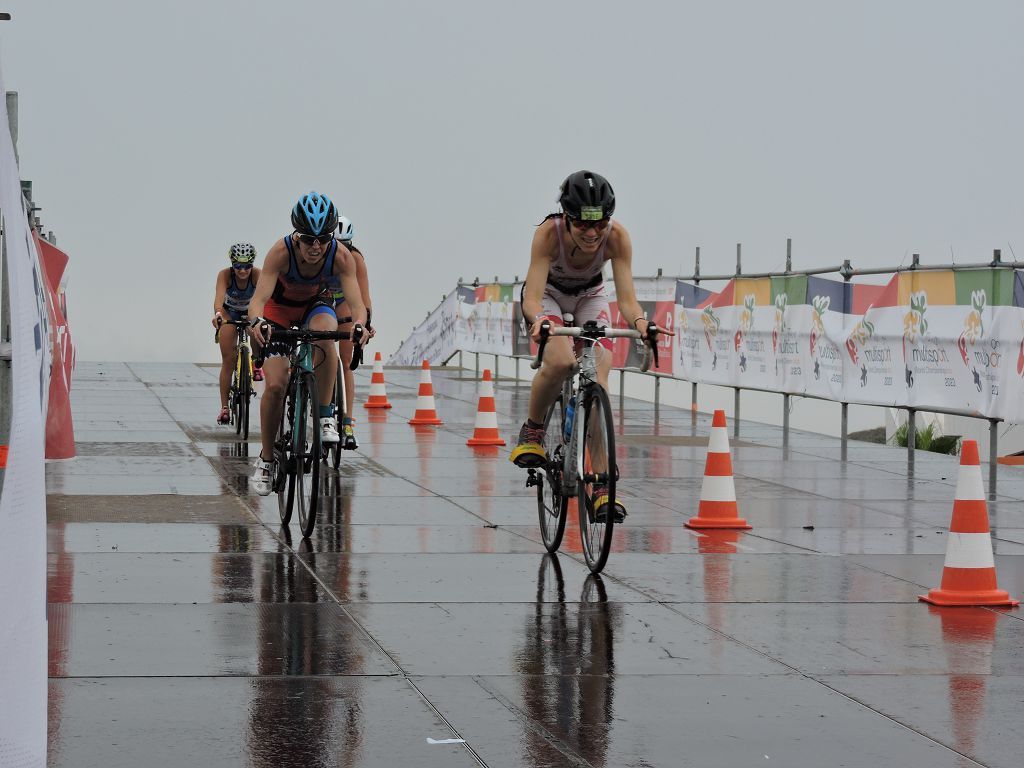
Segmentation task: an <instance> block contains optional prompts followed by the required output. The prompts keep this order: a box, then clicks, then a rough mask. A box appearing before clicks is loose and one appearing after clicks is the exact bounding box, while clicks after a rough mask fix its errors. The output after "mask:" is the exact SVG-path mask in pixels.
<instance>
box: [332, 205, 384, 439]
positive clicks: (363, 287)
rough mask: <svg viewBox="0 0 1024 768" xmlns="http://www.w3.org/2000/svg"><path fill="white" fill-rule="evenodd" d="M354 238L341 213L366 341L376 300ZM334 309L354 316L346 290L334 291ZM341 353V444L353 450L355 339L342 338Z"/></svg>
mask: <svg viewBox="0 0 1024 768" xmlns="http://www.w3.org/2000/svg"><path fill="white" fill-rule="evenodd" d="M354 238H355V228H354V227H353V226H352V222H351V221H349V220H348V219H347V218H346V217H344V216H339V217H338V239H339V240H340V241H341V242H342V243H344V245H345V247H346V248H348V249H349V251H351V252H352V255H353V256H355V263H356V280H357V281H358V282H359V290H360V292H361V293H362V294H363V304H364V305H365V306H366V341H369V340H370V339H372V338H373V337H374V336H375V335H376V331H375V330H374V329H373V326H372V325H371V321H372V318H373V302H371V301H370V282H369V277H368V275H367V273H366V259H365V257H364V256H363V252H362V251H361V250H359V249H358V248H357V247H356V245H355V243H353V242H352V241H353V239H354ZM334 311H335V314H336V315H337V316H338V317H351V315H352V313H351V310H350V308H349V305H348V302H346V301H345V294H344V292H343V291H341V290H340V289H339V290H336V291H335V293H334ZM338 327H339V329H341V330H343V331H344V330H349V329H350V328H351V325H348V324H346V325H340V326H338ZM338 355H339V357H340V358H341V369H342V372H343V373H344V376H345V416H344V417H343V418H342V423H341V446H342V448H345V449H346V450H349V451H354V450H355V449H356V448H358V447H359V442H358V441H357V440H356V430H355V419H354V418H353V417H352V404H353V403H354V402H355V381H356V377H355V376H354V375H353V374H352V371H351V370H349V367H348V364H349V361H350V360H351V359H352V342H351V341H339V342H338Z"/></svg>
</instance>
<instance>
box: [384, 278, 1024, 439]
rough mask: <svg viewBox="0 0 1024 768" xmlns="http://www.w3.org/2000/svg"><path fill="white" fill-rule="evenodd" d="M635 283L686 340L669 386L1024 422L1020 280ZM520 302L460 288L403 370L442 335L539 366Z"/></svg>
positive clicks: (671, 360)
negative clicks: (715, 287)
mask: <svg viewBox="0 0 1024 768" xmlns="http://www.w3.org/2000/svg"><path fill="white" fill-rule="evenodd" d="M634 283H635V287H636V294H637V299H638V301H639V302H640V306H641V309H642V311H643V313H644V315H645V316H646V317H647V318H648V319H650V320H654V321H655V322H657V323H658V324H659V325H661V326H662V327H664V328H666V329H669V330H674V331H675V333H676V335H675V336H674V337H671V336H664V337H662V339H661V340H660V342H659V354H660V364H659V366H658V368H657V370H658V372H660V373H663V374H666V375H671V376H673V377H675V378H679V379H684V380H687V381H694V382H699V383H706V384H717V385H721V386H729V387H744V388H751V389H763V390H768V391H772V392H780V393H782V392H784V393H789V394H795V395H814V396H816V397H822V398H827V399H831V400H835V401H837V402H851V403H865V404H872V405H887V406H901V407H913V408H920V409H922V410H927V409H928V408H940V409H950V410H957V411H964V412H969V413H971V414H974V415H978V416H984V417H990V418H1000V419H1004V420H1007V421H1020V420H1021V419H1022V418H1024V397H1022V395H1024V347H1022V339H1024V275H1022V274H1020V273H1015V272H1014V271H1012V270H1008V269H975V270H963V271H956V272H954V271H952V270H946V271H939V270H935V271H920V272H904V273H900V274H898V275H895V276H893V277H892V279H891V280H890V281H889V283H888V284H887V285H854V284H851V283H848V282H843V281H839V280H828V279H824V278H819V277H808V276H804V275H791V276H777V277H761V278H744V277H738V278H735V279H733V280H730V281H729V282H728V283H727V284H726V286H725V287H724V288H722V290H721V291H719V292H718V293H712V292H709V291H708V290H706V289H704V288H701V287H699V286H695V285H692V284H690V283H687V282H685V281H683V280H679V279H676V278H666V277H657V278H634ZM520 288H521V284H516V285H511V284H493V285H484V286H459V287H458V288H457V289H456V290H455V291H454V292H453V294H452V297H454V300H453V301H452V302H451V303H449V302H448V301H446V302H445V303H444V304H442V305H441V306H440V307H438V309H437V310H435V312H434V313H432V314H431V316H430V317H429V318H428V319H427V320H426V321H425V322H424V323H423V324H421V326H419V327H418V328H417V329H416V331H414V334H413V336H410V340H407V341H406V343H405V344H403V345H402V348H401V349H400V350H399V352H398V353H396V355H395V356H394V357H393V358H392V362H393V363H397V362H399V361H400V362H401V363H402V364H415V360H414V359H413V358H411V357H409V356H408V354H407V351H408V350H409V349H412V348H416V349H419V348H420V347H422V346H423V344H425V341H423V339H424V337H431V336H433V335H434V333H435V331H434V330H433V329H436V328H437V327H438V326H439V325H444V324H445V323H447V324H450V325H453V326H454V328H455V333H454V338H453V339H452V344H453V346H452V347H451V348H450V350H449V351H448V355H449V356H450V354H453V353H454V351H455V350H458V349H462V350H464V351H467V352H484V353H488V354H503V355H512V354H516V355H524V356H526V355H532V354H535V353H536V349H535V348H534V347H533V345H532V344H531V343H530V340H529V338H528V335H527V334H528V329H527V328H526V327H525V324H524V323H523V322H522V314H521V312H520V308H519V302H518V298H519V292H520ZM606 289H607V291H608V295H609V303H610V306H611V317H612V323H613V325H615V326H616V327H620V328H627V327H629V326H630V325H631V324H632V322H633V320H634V319H635V318H627V317H623V316H622V314H621V312H620V311H619V307H618V303H617V301H616V296H615V289H614V285H613V283H611V282H609V283H607V284H606ZM451 315H454V316H451ZM442 316H443V317H445V318H447V319H446V320H443V321H442ZM414 339H420V341H418V342H416V343H412V341H411V340H414ZM640 359H641V355H640V352H639V350H638V349H637V347H636V345H635V344H634V343H633V342H632V341H631V340H629V339H617V340H615V342H614V344H613V363H614V365H615V366H616V367H636V366H639V364H640Z"/></svg>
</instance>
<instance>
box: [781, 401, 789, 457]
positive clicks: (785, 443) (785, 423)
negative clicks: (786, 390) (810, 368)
mask: <svg viewBox="0 0 1024 768" xmlns="http://www.w3.org/2000/svg"><path fill="white" fill-rule="evenodd" d="M782 447H783V448H788V447H789V395H787V394H783V395H782Z"/></svg>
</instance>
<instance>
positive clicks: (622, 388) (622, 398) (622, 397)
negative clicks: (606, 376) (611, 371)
mask: <svg viewBox="0 0 1024 768" xmlns="http://www.w3.org/2000/svg"><path fill="white" fill-rule="evenodd" d="M625 407H626V369H625V368H619V410H620V411H622V410H625Z"/></svg>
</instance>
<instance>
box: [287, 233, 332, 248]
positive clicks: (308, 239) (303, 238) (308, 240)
mask: <svg viewBox="0 0 1024 768" xmlns="http://www.w3.org/2000/svg"><path fill="white" fill-rule="evenodd" d="M296 234H297V235H298V237H299V242H300V243H305V244H306V245H313V244H314V243H319V244H320V245H327V244H328V243H329V242H331V240H333V239H334V233H333V232H332V233H331V234H329V235H302V234H299V233H297V232H296Z"/></svg>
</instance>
